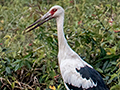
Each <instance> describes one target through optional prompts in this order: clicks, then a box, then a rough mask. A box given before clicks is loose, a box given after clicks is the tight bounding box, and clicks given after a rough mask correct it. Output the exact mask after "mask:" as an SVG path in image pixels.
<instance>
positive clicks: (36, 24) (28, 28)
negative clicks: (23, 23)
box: [23, 12, 53, 34]
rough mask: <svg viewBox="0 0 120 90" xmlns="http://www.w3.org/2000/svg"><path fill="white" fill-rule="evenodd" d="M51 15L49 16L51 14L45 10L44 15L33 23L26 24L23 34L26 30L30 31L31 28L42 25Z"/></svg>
mask: <svg viewBox="0 0 120 90" xmlns="http://www.w3.org/2000/svg"><path fill="white" fill-rule="evenodd" d="M52 18H53V17H52V16H51V14H50V13H49V12H47V13H46V14H45V15H44V16H42V17H41V18H40V19H38V20H37V21H36V22H34V23H33V24H31V25H30V26H28V27H27V28H26V29H25V30H24V31H23V34H24V33H26V32H30V31H31V30H33V29H35V28H37V27H38V26H40V25H42V24H43V23H45V22H46V21H48V20H50V19H52Z"/></svg>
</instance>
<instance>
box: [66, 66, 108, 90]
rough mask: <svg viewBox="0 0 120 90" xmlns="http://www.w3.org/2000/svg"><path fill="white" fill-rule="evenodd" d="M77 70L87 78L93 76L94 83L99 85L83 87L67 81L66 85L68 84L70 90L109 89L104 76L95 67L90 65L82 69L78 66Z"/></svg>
mask: <svg viewBox="0 0 120 90" xmlns="http://www.w3.org/2000/svg"><path fill="white" fill-rule="evenodd" d="M76 71H77V72H78V73H80V75H81V76H82V78H86V79H87V80H88V79H90V78H91V79H92V80H93V82H94V83H97V86H94V87H92V88H87V89H83V88H82V87H75V86H73V85H71V84H68V83H66V85H67V86H68V88H69V89H70V90H109V89H108V88H107V87H106V85H105V83H104V81H103V79H102V77H101V76H100V74H99V73H98V72H97V71H96V70H95V69H93V68H90V67H89V66H85V67H82V68H80V70H79V69H77V68H76Z"/></svg>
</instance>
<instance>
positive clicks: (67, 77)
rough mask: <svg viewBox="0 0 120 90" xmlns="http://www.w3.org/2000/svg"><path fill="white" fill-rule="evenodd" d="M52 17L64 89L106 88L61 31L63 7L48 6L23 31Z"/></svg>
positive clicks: (96, 89)
mask: <svg viewBox="0 0 120 90" xmlns="http://www.w3.org/2000/svg"><path fill="white" fill-rule="evenodd" d="M52 18H55V19H56V22H57V33H58V46H59V52H58V62H59V67H60V71H61V75H62V78H63V81H64V84H65V87H66V89H67V90H108V88H107V87H106V85H105V84H104V81H103V79H102V77H101V76H100V74H99V73H98V72H97V71H96V70H95V69H93V67H92V66H91V65H89V64H88V63H86V62H85V61H83V59H82V58H81V57H80V56H79V55H78V54H77V53H76V52H74V51H73V50H72V49H71V48H70V46H69V45H68V43H67V40H66V39H65V36H64V31H63V24H64V9H63V8H62V7H61V6H59V5H55V6H53V7H52V8H50V10H49V11H48V12H47V13H46V14H45V15H44V16H42V18H40V19H38V20H37V21H36V22H35V23H33V24H32V25H30V26H28V27H27V28H26V29H25V31H24V32H29V31H31V30H33V29H35V28H36V27H38V26H40V25H42V24H43V23H44V22H46V21H48V20H50V19H52Z"/></svg>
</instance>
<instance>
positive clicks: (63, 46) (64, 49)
mask: <svg viewBox="0 0 120 90" xmlns="http://www.w3.org/2000/svg"><path fill="white" fill-rule="evenodd" d="M56 21H57V33H58V46H59V53H58V59H59V60H61V59H63V58H65V55H66V56H67V54H69V53H70V52H71V51H72V49H71V48H70V47H69V45H68V43H67V40H66V38H65V36H64V31H63V24H64V14H62V15H60V16H59V17H57V18H56Z"/></svg>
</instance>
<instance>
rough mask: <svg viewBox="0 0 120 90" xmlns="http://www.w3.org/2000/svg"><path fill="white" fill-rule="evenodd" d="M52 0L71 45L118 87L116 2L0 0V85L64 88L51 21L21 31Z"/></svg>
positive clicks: (119, 2) (21, 89) (20, 89)
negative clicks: (59, 10) (61, 15)
mask: <svg viewBox="0 0 120 90" xmlns="http://www.w3.org/2000/svg"><path fill="white" fill-rule="evenodd" d="M56 4H57V5H61V6H62V7H63V8H64V9H65V22H64V32H65V37H66V39H67V41H68V43H69V45H70V46H71V48H72V49H73V50H74V51H75V52H77V53H78V54H79V55H80V56H81V57H82V58H83V59H84V60H85V61H86V62H88V63H89V64H91V65H92V66H93V67H94V68H95V69H96V70H97V71H98V72H99V73H100V74H101V76H102V77H103V79H104V81H105V83H106V85H107V86H108V88H110V89H111V90H120V20H119V18H120V0H0V89H1V90H8V89H9V90H16V89H17V90H28V89H29V90H51V89H52V90H65V87H64V84H63V80H62V78H61V75H60V71H59V66H58V62H57V52H58V48H57V47H58V46H57V45H58V44H57V43H58V41H57V31H56V23H55V20H51V21H49V22H47V23H45V24H43V25H42V26H40V27H38V28H37V29H35V30H34V31H31V32H29V33H26V34H24V35H23V34H22V32H23V30H24V29H25V28H26V27H27V26H29V25H30V24H32V23H33V22H35V21H36V20H37V19H38V18H40V17H41V16H42V15H43V14H45V13H46V12H47V11H48V10H49V9H50V7H52V6H53V5H56Z"/></svg>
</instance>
